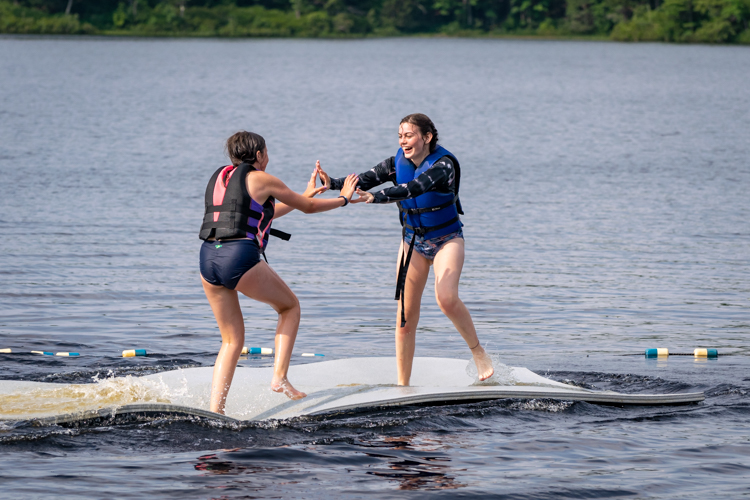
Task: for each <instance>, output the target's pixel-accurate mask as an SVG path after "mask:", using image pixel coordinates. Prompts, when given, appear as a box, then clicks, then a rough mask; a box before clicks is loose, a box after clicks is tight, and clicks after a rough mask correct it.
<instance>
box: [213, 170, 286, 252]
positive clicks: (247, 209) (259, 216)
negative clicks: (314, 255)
mask: <svg viewBox="0 0 750 500" xmlns="http://www.w3.org/2000/svg"><path fill="white" fill-rule="evenodd" d="M253 170H256V169H255V167H253V166H252V165H250V164H249V163H240V164H239V165H237V166H236V167H235V166H234V165H228V166H226V167H221V168H219V169H218V170H217V171H216V172H214V175H213V176H212V177H211V180H210V181H209V182H208V186H207V187H206V199H205V205H206V212H205V215H204V216H203V225H202V226H201V231H200V239H202V240H208V239H211V238H213V239H215V240H227V239H232V238H257V240H258V245H259V246H260V249H261V251H265V249H266V247H267V246H268V236H269V235H271V236H276V237H277V238H281V239H282V240H288V239H289V238H291V235H290V234H289V233H285V232H283V231H278V230H276V229H271V221H272V220H273V215H274V199H273V197H271V196H269V197H268V200H266V202H265V203H263V205H261V204H260V203H258V202H257V201H255V200H254V199H252V198H251V197H250V193H248V191H247V183H246V182H245V178H246V177H247V174H248V172H250V171H253Z"/></svg>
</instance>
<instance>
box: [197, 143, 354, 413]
mask: <svg viewBox="0 0 750 500" xmlns="http://www.w3.org/2000/svg"><path fill="white" fill-rule="evenodd" d="M226 149H227V153H228V155H229V158H230V159H231V160H232V164H231V165H228V166H226V167H221V168H219V169H218V170H217V171H216V172H214V175H213V176H212V177H211V180H210V181H209V183H208V186H207V188H206V199H205V205H206V211H205V215H204V217H203V225H202V226H201V231H200V238H201V239H202V240H204V242H203V245H202V246H201V251H200V272H201V281H202V283H203V290H204V291H205V292H206V297H207V298H208V302H209V304H210V305H211V309H212V310H213V313H214V316H215V317H216V322H217V323H218V325H219V331H220V332H221V340H222V343H221V349H220V350H219V355H218V356H217V357H216V364H215V365H214V374H213V380H212V383H211V411H213V412H217V413H224V406H225V404H226V399H227V394H228V393H229V386H230V384H231V383H232V378H233V377H234V370H235V368H236V366H237V360H238V359H239V357H240V353H241V352H242V347H243V346H244V342H245V323H244V321H243V318H242V311H241V310H240V303H239V298H238V295H237V292H238V291H239V292H242V293H243V294H244V295H246V296H248V297H250V298H251V299H254V300H257V301H259V302H263V303H265V304H268V305H270V306H271V307H273V308H274V310H275V311H276V312H277V313H278V314H279V322H278V324H277V326H276V340H275V343H274V347H275V349H274V356H275V357H274V373H273V379H272V380H271V389H272V390H273V391H275V392H281V393H284V394H286V395H287V396H288V397H289V398H291V399H300V398H303V397H305V396H306V394H305V393H303V392H300V391H298V390H296V389H295V388H294V387H293V386H292V384H290V383H289V380H287V371H288V370H289V360H290V358H291V356H292V349H293V348H294V341H295V339H296V338H297V329H298V328H299V320H300V307H299V301H298V300H297V297H296V296H295V295H294V293H293V292H292V291H291V290H290V289H289V287H288V286H287V285H286V283H284V281H283V280H282V279H281V278H280V277H279V275H278V274H276V273H275V272H274V270H273V269H271V267H270V266H269V265H268V264H267V262H262V261H261V255H262V256H263V257H265V250H266V248H267V247H268V237H269V235H270V236H278V237H280V238H282V239H287V240H288V239H289V235H288V234H286V233H283V232H281V231H277V230H276V229H271V222H272V221H273V220H276V219H278V218H279V217H281V216H283V215H286V214H288V213H289V212H291V211H292V210H294V209H297V210H300V211H302V212H304V213H306V214H311V213H316V212H325V211H327V210H333V209H334V208H338V207H345V206H346V205H348V204H349V202H350V201H351V198H352V195H353V194H354V188H355V186H356V183H357V177H356V175H354V174H352V175H350V176H349V177H347V178H346V179H345V180H344V181H343V184H342V188H341V196H339V197H338V198H333V199H327V200H316V199H313V197H314V196H315V195H317V194H318V193H320V192H322V191H324V190H325V189H326V188H325V187H321V188H317V189H316V188H315V183H316V180H317V176H318V171H319V169H320V162H318V163H317V165H316V169H315V170H314V171H313V174H312V176H311V177H310V181H309V182H308V184H307V189H306V190H305V192H304V193H302V194H297V193H295V192H294V191H292V190H291V189H289V188H288V187H287V186H286V185H285V184H284V183H283V182H281V180H279V179H278V178H276V177H274V176H273V175H271V174H268V173H266V167H267V166H268V149H267V148H266V142H265V140H264V139H263V137H261V136H260V135H258V134H253V133H252V132H237V133H236V134H234V135H233V136H232V137H230V138H229V140H227V145H226ZM277 200H278V201H277Z"/></svg>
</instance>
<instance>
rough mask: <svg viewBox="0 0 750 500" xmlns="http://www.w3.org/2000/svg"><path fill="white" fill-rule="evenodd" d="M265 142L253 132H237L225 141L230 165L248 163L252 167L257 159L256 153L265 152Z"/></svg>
mask: <svg viewBox="0 0 750 500" xmlns="http://www.w3.org/2000/svg"><path fill="white" fill-rule="evenodd" d="M265 149H266V140H265V139H264V138H263V137H262V136H260V135H258V134H255V133H253V132H245V131H244V130H242V131H240V132H237V133H236V134H234V135H233V136H232V137H230V138H229V139H227V145H226V150H227V155H229V159H230V160H232V165H239V164H240V163H243V162H244V163H249V164H250V165H252V164H253V163H255V161H256V160H257V159H258V158H257V154H258V151H265Z"/></svg>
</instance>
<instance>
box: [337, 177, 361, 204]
mask: <svg viewBox="0 0 750 500" xmlns="http://www.w3.org/2000/svg"><path fill="white" fill-rule="evenodd" d="M358 182H359V176H358V175H357V174H349V175H348V176H347V177H346V180H345V181H344V187H342V188H341V195H342V196H346V199H347V200H349V201H352V196H353V195H354V190H355V189H357V183H358Z"/></svg>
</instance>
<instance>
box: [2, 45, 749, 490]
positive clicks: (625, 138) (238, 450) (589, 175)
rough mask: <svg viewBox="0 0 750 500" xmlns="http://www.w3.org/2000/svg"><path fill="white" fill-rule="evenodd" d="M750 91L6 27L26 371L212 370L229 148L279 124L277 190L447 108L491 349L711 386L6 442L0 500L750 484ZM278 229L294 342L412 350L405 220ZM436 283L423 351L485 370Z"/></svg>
mask: <svg viewBox="0 0 750 500" xmlns="http://www.w3.org/2000/svg"><path fill="white" fill-rule="evenodd" d="M749 75H750V48H748V47H730V46H716V47H713V46H683V45H660V44H633V45H625V44H614V43H594V42H591V43H579V42H553V41H513V40H453V39H384V40H362V41H311V40H167V39H165V40H133V39H103V38H22V37H6V38H0V230H2V232H3V233H4V238H2V239H1V240H0V348H12V349H13V351H14V353H13V354H0V379H19V380H32V381H45V382H68V383H70V382H77V383H81V382H86V383H88V382H94V381H95V379H103V378H106V377H123V376H126V375H142V374H146V373H153V372H156V371H162V370H169V369H174V368H177V367H187V366H204V365H209V366H210V365H212V364H213V360H214V358H215V356H216V352H217V350H218V347H219V345H220V337H219V333H218V329H217V328H216V324H215V321H214V319H213V315H212V314H211V310H210V309H209V307H208V304H207V302H206V300H205V297H204V295H203V291H202V288H201V286H200V282H199V275H198V248H199V244H200V241H199V240H198V237H197V236H198V235H197V232H198V227H199V225H200V221H201V219H202V214H203V192H204V189H205V185H206V182H207V181H208V178H209V177H210V175H211V173H212V172H213V171H214V170H215V168H217V167H218V166H220V165H223V164H225V163H226V159H225V157H224V155H223V152H222V148H223V143H224V141H225V140H226V138H227V137H228V136H229V135H231V134H232V133H234V132H235V131H237V130H241V129H246V130H252V131H255V132H258V133H260V134H262V135H263V136H264V137H265V138H266V141H267V143H268V148H269V153H270V156H271V163H270V165H269V167H268V171H269V172H270V173H273V174H275V175H278V176H279V177H280V178H281V179H282V180H284V181H285V182H286V183H287V184H288V185H290V186H291V187H292V188H293V189H296V190H302V189H303V188H304V185H305V183H306V181H307V179H308V178H309V175H310V172H311V171H312V169H313V167H314V164H315V160H317V159H319V160H320V161H321V163H322V165H323V167H324V168H326V169H327V170H328V171H329V172H330V173H331V174H333V175H336V176H343V175H345V174H348V173H351V172H361V171H364V170H366V169H368V168H370V167H371V166H373V165H375V164H376V163H378V162H379V161H381V160H382V159H384V158H386V157H388V156H391V155H393V154H394V153H395V151H396V149H397V140H396V139H397V128H398V123H399V121H400V119H401V117H402V116H404V115H406V114H408V113H412V112H423V113H426V114H428V115H429V116H430V117H431V118H432V119H433V121H434V122H435V124H436V126H437V128H438V130H439V132H440V137H441V143H442V144H443V145H444V146H445V147H447V148H448V149H450V150H451V151H453V153H455V154H456V155H457V157H458V158H459V159H460V160H461V164H462V167H463V168H462V202H463V206H464V209H465V212H466V215H465V216H464V217H463V220H464V223H465V228H464V233H465V236H466V263H465V265H464V270H463V275H462V281H461V295H462V298H463V300H464V301H465V303H466V304H467V306H468V307H469V309H470V310H471V312H472V315H473V318H474V321H475V323H476V326H477V329H478V332H479V335H480V338H481V339H482V340H483V342H484V344H485V345H486V346H487V347H488V350H489V351H490V352H492V353H494V354H497V355H498V356H499V359H500V360H501V361H502V362H503V363H506V364H509V365H513V366H525V367H528V368H530V369H532V370H534V371H536V372H537V373H540V374H543V375H545V376H548V377H551V378H553V379H556V380H561V381H565V380H567V381H572V382H573V383H576V384H579V385H585V386H587V387H594V388H598V389H612V390H617V391H620V392H630V393H634V392H648V393H659V392H663V393H665V392H688V391H705V392H706V396H707V398H706V401H705V402H704V403H701V404H696V405H689V406H681V407H646V408H612V407H602V406H595V405H590V404H586V403H570V402H555V401H547V400H536V401H514V400H505V401H496V402H489V403H481V404H471V405H462V406H447V407H429V408H402V409H391V410H382V411H376V412H369V413H365V414H356V415H351V416H344V417H336V418H315V419H297V420H292V421H285V422H271V423H263V424H258V425H255V426H247V427H243V428H242V429H236V428H227V427H221V426H212V425H207V424H200V423H190V422H184V421H178V420H163V419H162V420H155V421H154V420H150V421H147V420H144V421H142V422H136V423H131V424H126V425H115V426H97V425H90V426H83V427H80V428H63V427H57V426H51V427H38V426H34V425H32V424H30V423H28V422H26V423H23V422H22V423H15V424H0V484H1V485H2V493H1V494H0V496H3V497H8V498H21V497H25V498H41V497H46V496H50V495H53V496H55V497H58V498H115V497H116V498H147V497H148V498H152V497H155V498H256V497H263V498H268V497H282V496H283V497H291V496H297V497H317V496H323V495H326V496H330V497H365V496H377V497H390V496H394V497H395V496H397V495H399V496H400V495H402V494H403V493H400V490H413V491H412V492H411V495H421V494H424V495H427V494H429V495H433V496H434V495H443V496H445V497H455V496H462V497H475V496H483V495H488V494H494V495H497V496H498V497H502V498H512V499H521V498H529V499H532V498H533V499H545V498H581V497H585V498H605V497H606V498H620V497H628V498H675V499H676V498H680V499H682V498H690V497H696V498H707V497H714V498H720V497H721V498H730V497H734V498H737V497H742V496H747V495H749V494H750V489H748V484H750V404H749V403H750V401H749V399H748V392H749V391H750V370H749V368H750V361H749V359H750V357H749V355H750V348H749V347H748V334H749V333H750V279H749V278H750V269H749V268H748V265H750V196H749V195H748V193H749V192H750V139H749V138H750V86H748V77H749ZM275 227H278V228H279V229H282V230H285V231H288V232H291V233H293V238H292V240H291V241H289V242H282V241H279V240H276V241H273V242H272V244H271V247H270V250H269V260H270V262H271V265H272V266H273V267H274V269H276V270H277V272H278V273H279V274H280V275H281V276H282V277H283V278H284V279H285V280H286V281H287V283H289V285H290V286H291V288H292V289H293V290H294V291H295V292H296V293H297V295H298V297H299V299H300V302H301V305H302V325H301V328H300V333H299V336H298V339H297V344H296V348H295V352H298V353H301V352H318V353H324V354H325V355H326V358H325V359H340V358H347V357H358V356H392V355H394V346H393V329H394V325H395V319H396V318H395V316H396V303H395V301H393V300H392V299H393V287H394V274H395V267H396V252H397V247H398V242H399V236H400V231H399V225H398V221H397V217H396V209H395V207H393V206H373V205H355V206H351V207H347V208H346V209H342V210H335V211H332V212H328V213H324V214H318V215H304V214H299V213H293V214H290V215H289V216H287V217H284V218H283V219H280V220H279V221H278V223H277V224H276V225H275ZM431 288H432V286H431V284H429V285H428V286H427V288H426V291H425V292H426V293H425V296H424V300H423V309H422V317H421V320H420V330H419V333H418V338H417V355H418V356H438V357H453V358H463V359H466V360H468V359H469V357H470V356H469V351H468V349H467V347H466V345H465V344H464V343H463V342H462V341H461V338H460V336H459V335H458V334H457V333H456V332H455V330H454V329H453V327H452V325H451V324H450V322H449V321H448V320H447V319H446V318H445V317H444V316H443V315H442V314H441V313H440V311H439V309H438V307H437V305H436V304H435V299H434V296H433V295H432V293H431ZM242 307H243V311H244V313H245V316H246V318H252V320H253V328H252V329H248V334H247V340H246V345H254V346H270V345H272V343H273V331H274V327H275V320H276V317H275V316H276V315H275V314H274V313H273V312H272V311H271V310H270V308H268V307H266V306H263V305H261V304H257V303H253V302H250V301H248V300H245V301H244V302H242ZM649 347H668V348H669V349H670V351H672V352H678V353H685V352H692V350H693V349H694V348H696V347H715V348H718V349H719V352H720V354H721V356H720V357H719V358H718V359H717V360H708V361H706V360H702V361H701V360H695V359H694V358H693V357H692V356H679V357H675V356H671V357H670V358H669V359H668V360H658V361H657V360H649V359H645V358H644V357H643V354H642V353H643V350H644V349H645V348H649ZM132 348H145V349H147V350H148V351H149V353H152V354H153V355H150V356H149V357H146V358H130V359H124V358H121V357H120V353H121V351H122V350H124V349H132ZM31 350H45V351H54V352H57V351H76V352H80V353H81V354H82V356H81V357H79V358H58V357H42V356H36V355H32V354H29V353H28V352H29V351H31ZM308 360H309V358H299V357H296V358H294V359H293V362H294V363H301V362H309V361H308ZM269 364H270V359H268V358H263V357H250V359H243V360H241V361H240V365H244V366H268V365H269Z"/></svg>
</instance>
